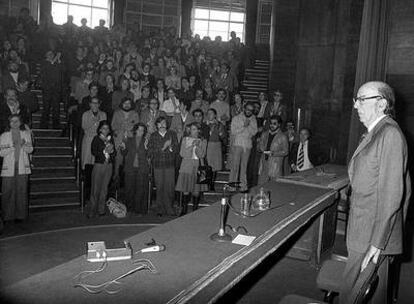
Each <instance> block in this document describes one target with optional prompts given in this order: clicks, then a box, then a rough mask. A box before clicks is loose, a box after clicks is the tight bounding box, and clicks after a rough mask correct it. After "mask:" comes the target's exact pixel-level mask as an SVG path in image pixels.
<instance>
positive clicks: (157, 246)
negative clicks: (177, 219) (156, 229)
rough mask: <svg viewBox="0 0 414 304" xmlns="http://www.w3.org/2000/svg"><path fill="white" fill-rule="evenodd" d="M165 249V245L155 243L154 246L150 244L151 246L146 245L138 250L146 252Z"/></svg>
mask: <svg viewBox="0 0 414 304" xmlns="http://www.w3.org/2000/svg"><path fill="white" fill-rule="evenodd" d="M164 250H165V245H156V246H152V247H147V248H144V249H141V250H140V251H139V252H141V253H146V252H159V251H164Z"/></svg>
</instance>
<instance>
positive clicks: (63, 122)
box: [32, 118, 68, 129]
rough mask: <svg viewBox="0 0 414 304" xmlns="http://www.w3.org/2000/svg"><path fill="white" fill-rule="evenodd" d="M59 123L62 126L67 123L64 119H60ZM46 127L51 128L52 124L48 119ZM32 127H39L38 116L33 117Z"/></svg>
mask: <svg viewBox="0 0 414 304" xmlns="http://www.w3.org/2000/svg"><path fill="white" fill-rule="evenodd" d="M59 124H60V126H61V127H62V128H64V127H65V126H66V125H67V124H68V123H67V122H66V121H65V120H60V122H59ZM48 127H49V129H52V128H53V124H52V122H51V121H49V123H48ZM32 128H36V129H39V128H40V118H36V119H33V121H32Z"/></svg>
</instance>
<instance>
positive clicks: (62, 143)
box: [29, 89, 80, 210]
mask: <svg viewBox="0 0 414 304" xmlns="http://www.w3.org/2000/svg"><path fill="white" fill-rule="evenodd" d="M32 91H33V92H34V93H35V94H36V95H37V96H38V98H39V106H40V110H39V111H38V112H36V113H34V114H33V116H32V132H33V135H34V151H33V155H32V174H31V176H30V200H29V208H30V210H44V209H56V208H78V207H80V189H79V185H78V183H77V180H76V162H75V161H74V160H73V149H72V142H71V141H70V139H69V137H67V136H64V131H63V130H62V129H63V128H65V126H66V125H67V119H66V114H65V110H64V105H63V103H61V104H60V125H61V127H62V129H53V128H52V117H51V115H50V117H49V118H50V119H49V124H48V129H42V128H40V120H41V116H42V110H43V98H42V90H40V89H36V90H32Z"/></svg>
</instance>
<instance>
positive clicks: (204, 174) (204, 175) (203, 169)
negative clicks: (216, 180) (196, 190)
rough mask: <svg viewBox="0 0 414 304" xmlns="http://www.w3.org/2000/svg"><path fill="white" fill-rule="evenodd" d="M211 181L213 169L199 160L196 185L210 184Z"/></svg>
mask: <svg viewBox="0 0 414 304" xmlns="http://www.w3.org/2000/svg"><path fill="white" fill-rule="evenodd" d="M212 180H213V169H212V168H211V167H210V166H209V165H208V164H207V163H206V162H205V161H204V159H203V160H201V159H200V160H199V166H198V169H197V184H210V183H211V182H212Z"/></svg>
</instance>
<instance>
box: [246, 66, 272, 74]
mask: <svg viewBox="0 0 414 304" xmlns="http://www.w3.org/2000/svg"><path fill="white" fill-rule="evenodd" d="M267 74H268V73H267V71H266V70H264V69H255V68H248V69H246V71H245V75H263V76H264V75H267Z"/></svg>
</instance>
